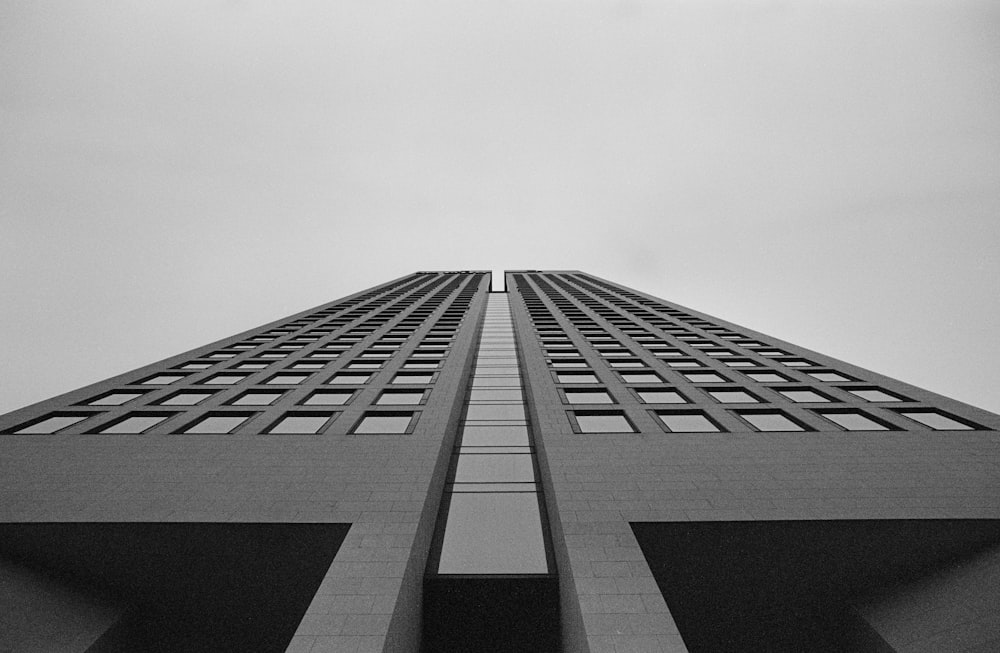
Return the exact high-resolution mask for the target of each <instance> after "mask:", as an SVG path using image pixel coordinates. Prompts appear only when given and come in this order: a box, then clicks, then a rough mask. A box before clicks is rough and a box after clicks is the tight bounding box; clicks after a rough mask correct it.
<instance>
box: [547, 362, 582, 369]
mask: <svg viewBox="0 0 1000 653" xmlns="http://www.w3.org/2000/svg"><path fill="white" fill-rule="evenodd" d="M549 364H550V365H551V366H552V367H555V368H572V367H587V364H586V363H584V362H582V361H581V362H576V361H556V360H553V361H550V362H549Z"/></svg>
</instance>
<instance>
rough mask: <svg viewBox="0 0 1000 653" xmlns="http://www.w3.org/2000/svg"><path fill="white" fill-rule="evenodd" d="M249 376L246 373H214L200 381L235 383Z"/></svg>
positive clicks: (220, 383)
mask: <svg viewBox="0 0 1000 653" xmlns="http://www.w3.org/2000/svg"><path fill="white" fill-rule="evenodd" d="M247 378H249V377H248V375H246V374H216V375H215V376H212V377H209V378H208V379H205V380H204V381H202V383H204V384H206V385H235V384H237V383H239V382H240V381H243V380H244V379H247Z"/></svg>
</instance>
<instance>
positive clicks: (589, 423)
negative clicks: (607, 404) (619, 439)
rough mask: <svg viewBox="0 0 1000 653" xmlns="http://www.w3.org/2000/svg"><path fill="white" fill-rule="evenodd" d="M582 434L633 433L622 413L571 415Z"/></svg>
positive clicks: (630, 425)
mask: <svg viewBox="0 0 1000 653" xmlns="http://www.w3.org/2000/svg"><path fill="white" fill-rule="evenodd" d="M573 416H574V417H575V418H576V423H577V425H579V427H580V431H581V432H582V433H635V428H633V427H632V424H631V423H630V422H629V421H628V420H627V419H625V415H624V414H622V413H573Z"/></svg>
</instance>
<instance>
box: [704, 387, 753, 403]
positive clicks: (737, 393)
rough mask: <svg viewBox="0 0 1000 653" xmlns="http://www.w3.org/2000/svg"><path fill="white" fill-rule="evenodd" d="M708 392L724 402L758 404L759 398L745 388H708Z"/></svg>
mask: <svg viewBox="0 0 1000 653" xmlns="http://www.w3.org/2000/svg"><path fill="white" fill-rule="evenodd" d="M708 394H709V395H711V396H712V399H715V400H716V401H718V402H721V403H724V404H759V403H760V399H758V398H757V397H755V396H753V395H752V394H750V393H749V392H746V391H745V390H709V391H708Z"/></svg>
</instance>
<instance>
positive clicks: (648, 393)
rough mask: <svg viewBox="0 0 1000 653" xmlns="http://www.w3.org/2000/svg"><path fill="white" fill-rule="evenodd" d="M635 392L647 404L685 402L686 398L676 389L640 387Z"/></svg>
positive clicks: (686, 401)
mask: <svg viewBox="0 0 1000 653" xmlns="http://www.w3.org/2000/svg"><path fill="white" fill-rule="evenodd" d="M635 393H636V394H637V395H639V398H640V399H641V400H642V401H643V403H647V404H686V403H688V400H687V399H685V398H684V396H683V395H682V394H681V393H679V392H677V391H676V390H667V389H663V390H658V389H655V388H642V389H639V390H636V391H635Z"/></svg>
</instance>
